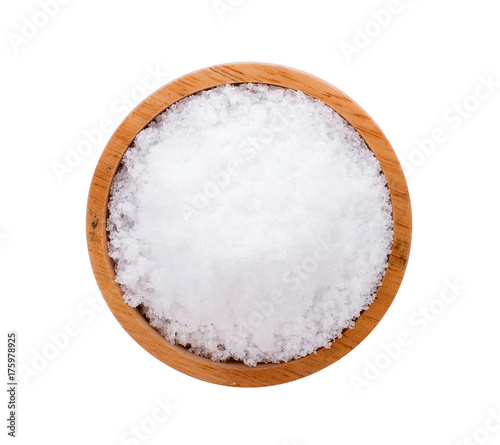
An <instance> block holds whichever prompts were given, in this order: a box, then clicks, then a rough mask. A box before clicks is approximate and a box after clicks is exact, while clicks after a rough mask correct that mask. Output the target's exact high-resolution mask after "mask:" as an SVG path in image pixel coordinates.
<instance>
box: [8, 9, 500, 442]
mask: <svg viewBox="0 0 500 445" xmlns="http://www.w3.org/2000/svg"><path fill="white" fill-rule="evenodd" d="M232 3H233V4H234V5H235V6H229V7H228V8H226V9H223V5H224V4H226V5H231V0H227V1H226V0H222V1H221V2H220V3H219V4H218V5H219V10H218V11H217V9H216V7H215V6H214V3H213V2H212V0H191V1H185V2H183V1H180V0H178V1H165V0H161V1H160V0H157V1H152V0H150V1H142V2H139V1H136V2H132V1H123V0H122V1H118V0H108V1H96V0H88V1H85V2H82V1H76V0H74V1H68V2H67V4H65V5H62V6H60V7H59V10H58V11H55V12H52V15H53V17H50V18H49V19H48V20H47V23H44V17H45V18H46V17H47V16H46V15H45V16H44V14H45V13H43V12H42V13H41V14H40V11H43V9H42V8H41V6H40V4H39V3H38V2H37V1H35V0H23V1H17V2H8V4H5V5H4V6H3V8H2V14H1V16H0V29H1V34H2V39H1V43H0V51H1V60H2V70H1V77H2V82H1V83H0V98H1V113H2V115H1V122H2V133H1V136H2V142H1V146H2V148H1V157H0V187H1V209H2V211H1V214H0V236H1V238H0V241H1V244H0V268H1V277H2V278H1V295H2V303H3V304H2V313H1V317H2V331H3V334H2V335H4V336H5V335H6V331H8V330H16V331H17V332H18V336H19V343H18V347H19V357H18V359H19V362H20V365H22V366H23V373H24V375H25V378H24V379H23V380H22V383H21V385H20V387H19V392H18V396H19V400H18V402H19V410H18V437H19V438H18V443H20V444H34V443H50V444H67V443H71V444H88V443H96V444H119V443H130V444H133V443H148V444H165V443H190V444H191V443H192V444H195V443H196V444H197V443H227V444H229V443H231V444H232V443H239V444H257V443H258V444H275V445H285V444H290V445H291V444H296V445H307V444H310V445H316V444H336V443H356V444H366V443H384V444H401V443H404V444H407V445H410V444H422V443H426V444H440V445H442V444H450V445H454V444H456V443H467V442H466V440H467V438H466V437H465V436H470V437H471V440H472V442H470V443H491V444H496V443H500V431H494V430H496V429H497V427H496V425H497V423H495V420H494V416H495V413H498V411H499V409H500V388H499V376H500V362H499V359H498V356H499V347H498V340H499V336H500V324H499V323H498V312H499V310H500V299H499V296H500V295H499V290H498V281H497V280H498V270H499V266H500V261H499V259H498V251H499V248H500V237H499V234H498V229H499V218H498V217H499V212H498V206H499V198H498V191H499V183H500V179H499V177H500V175H499V167H498V166H499V162H500V155H499V153H500V151H499V148H500V147H499V142H498V126H499V117H500V58H499V43H500V26H499V25H498V17H499V13H500V8H499V4H498V2H497V1H493V0H490V1H486V0H484V1H477V2H473V1H452V0H441V1H439V2H436V1H434V2H433V1H430V0H420V1H417V0H414V1H409V0H401V1H400V2H399V6H398V7H397V8H396V10H397V11H398V12H396V13H390V23H387V21H388V20H389V19H388V18H387V14H386V15H384V14H382V16H383V17H384V18H385V20H386V21H385V22H384V23H385V24H384V26H380V25H376V24H373V23H370V22H372V21H374V20H375V19H374V15H377V14H376V13H377V12H379V11H380V10H382V9H385V10H387V8H388V7H389V3H390V2H389V1H388V0H377V1H367V0H364V1H359V0H358V1H356V2H351V1H326V0H325V1H312V0H309V1H307V2H306V1H290V0H288V1H284V0H283V1H264V0H254V1H249V0H247V1H241V2H239V4H237V3H238V2H237V1H235V0H232ZM391 7H393V4H392V3H391ZM380 17H381V16H380V14H379V20H381V18H380ZM33 20H37V23H38V25H37V26H36V27H35V28H33V26H32V25H31V26H30V25H29V24H27V21H29V22H30V23H32V22H33ZM42 25H43V26H42ZM365 31H366V32H369V33H370V34H371V36H368V37H364V38H363V37H362V36H361V32H365ZM23 33H24V34H23ZM355 38H356V40H355ZM23 39H24V40H23ZM355 44H357V45H358V46H357V47H356V46H355ZM347 45H352V46H351V47H349V46H347ZM361 46H363V48H360V47H361ZM346 48H350V52H351V54H350V56H349V54H348V52H349V51H348V50H347V49H346ZM354 50H355V51H354ZM235 61H261V62H270V63H277V64H282V65H287V66H291V67H294V68H298V69H302V70H304V71H307V72H309V73H311V74H314V75H316V76H318V77H321V78H323V79H325V80H326V81H328V82H330V83H332V84H333V85H335V86H336V87H338V88H340V89H341V90H343V91H344V92H345V93H347V94H348V95H349V96H351V97H352V98H353V99H354V100H356V101H357V102H358V103H359V104H360V105H361V106H362V107H363V108H364V109H365V110H366V111H367V112H368V113H369V114H370V115H371V116H372V117H373V118H374V119H375V121H376V122H377V123H378V124H379V126H380V127H381V128H382V130H383V131H384V132H385V134H386V135H387V137H388V139H389V140H390V141H391V143H392V145H393V146H394V149H395V151H396V153H397V155H398V157H399V159H400V161H401V162H402V163H404V164H405V170H406V172H407V173H408V183H409V187H410V193H411V198H412V205H413V218H414V237H413V244H412V251H411V256H410V262H409V267H408V270H407V273H406V276H405V279H404V282H403V284H402V286H401V288H400V291H399V293H398V295H397V297H396V300H395V302H394V303H393V305H392V306H391V308H390V310H389V311H388V313H387V315H386V316H385V317H384V319H383V321H382V322H381V323H380V324H379V325H378V326H377V328H376V329H375V330H374V331H373V332H372V333H371V334H370V335H369V337H368V338H367V339H366V340H365V341H363V342H362V344H361V345H360V346H358V347H357V348H356V349H355V350H354V351H353V352H351V353H350V354H348V355H347V356H346V357H344V358H343V359H342V360H340V361H339V362H338V363H336V364H334V365H332V366H330V367H328V368H327V369H325V370H323V371H321V372H319V373H317V374H314V375H312V376H310V377H307V378H304V379H301V380H299V381H296V382H292V383H287V384H284V385H279V386H277V387H270V388H259V389H239V388H229V387H222V386H218V385H212V384H209V383H205V382H202V381H199V380H196V379H193V378H191V377H188V376H186V375H184V374H181V373H179V372H177V371H174V370H172V369H170V368H169V367H167V366H166V365H164V364H163V363H161V362H160V361H158V360H157V359H155V358H154V357H152V356H151V355H149V354H148V353H147V352H146V351H144V350H143V349H142V348H141V347H140V346H138V345H137V344H136V343H135V342H134V341H133V340H132V339H131V338H130V337H129V336H128V334H127V333H126V332H125V331H124V330H123V329H122V328H121V327H120V325H119V324H118V322H117V321H116V320H115V318H114V317H113V315H112V314H111V312H110V311H109V310H108V309H107V307H103V300H102V297H101V295H100V293H99V290H98V288H97V286H96V284H95V281H94V277H93V274H92V271H91V267H90V263H89V260H88V255H87V246H86V240H85V208H86V199H87V193H88V188H89V184H90V181H91V177H92V174H93V170H94V168H95V166H96V163H97V161H98V158H99V156H100V154H101V152H102V150H103V148H104V146H105V143H106V141H107V140H108V139H109V137H110V135H111V132H110V131H109V129H108V130H107V132H105V133H103V132H102V131H101V130H99V126H100V125H101V124H102V122H101V121H102V120H104V121H105V122H104V124H106V120H109V121H110V122H107V124H108V125H109V128H110V129H114V128H116V127H117V125H118V124H119V122H120V121H121V120H122V119H123V117H124V116H125V114H126V110H127V109H128V110H130V109H131V107H132V106H135V105H136V104H137V103H139V102H140V101H141V100H142V99H143V97H144V94H149V93H151V92H152V91H153V90H154V89H156V88H157V87H159V86H160V85H162V84H164V83H167V82H168V81H170V80H173V79H175V78H176V77H178V76H181V75H183V74H186V73H188V72H190V71H193V70H195V69H198V68H203V67H205V66H209V65H214V64H218V63H224V62H235ZM154 70H157V71H158V70H159V72H160V74H159V76H161V79H160V83H158V84H157V85H156V86H154V85H152V84H153V83H154V82H153V81H152V79H151V78H148V77H147V76H148V72H151V71H154ZM161 73H163V74H161ZM481 76H482V79H483V82H484V81H488V80H487V79H490V80H489V81H488V82H490V83H491V84H490V90H491V91H490V92H489V93H488V90H487V89H486V88H485V87H480V86H479V85H480V83H481ZM144 80H146V83H147V85H148V86H149V88H150V89H149V90H148V91H147V92H146V91H144V90H143V91H142V93H144V94H143V96H141V95H140V93H141V91H140V90H141V84H142V83H143V81H144ZM495 81H496V83H495ZM152 86H153V88H152V89H151V87H152ZM131 92H133V93H134V94H133V98H132V99H127V98H126V97H125V96H123V95H124V94H125V95H130V93H131ZM475 93H477V94H479V96H480V98H479V99H478V98H476V99H475V98H474V97H473V96H474V94H475ZM126 100H129V105H124V103H125V101H126ZM464 105H465V108H464V110H465V112H464V116H465V115H466V114H467V115H468V116H467V118H465V117H463V118H462V117H460V118H458V117H457V116H459V114H458V113H459V111H458V110H459V107H462V106H464ZM127 107H128V108H127ZM467 110H468V111H467ZM85 132H87V134H89V132H90V134H93V135H94V141H95V143H93V144H90V145H89V144H87V145H85V144H86V143H85V142H83V143H82V141H85V140H86V136H85ZM436 135H438V136H437V139H438V140H439V141H438V143H436V144H435V146H434V147H432V146H431V145H430V144H429V143H427V145H426V147H427V150H422V149H421V148H419V146H418V144H417V141H422V140H424V139H427V138H430V137H432V136H436ZM100 139H101V140H100ZM75 147H80V151H81V152H83V150H85V149H86V150H87V151H86V152H85V153H84V155H83V156H80V157H78V158H76V159H75V158H71V157H70V158H69V160H68V153H70V151H71V150H73V149H75ZM68 162H69V164H71V166H69V165H68ZM61 165H66V167H67V169H66V170H64V173H63V174H62V176H61V174H59V176H58V174H56V171H58V167H59V172H60V167H61ZM448 282H451V283H455V284H454V287H455V294H456V295H454V294H453V293H451V291H447V290H445V289H446V288H447V286H448V287H449V284H447V283H448ZM457 286H458V289H456V288H457ZM441 294H443V295H444V296H445V297H454V296H455V298H447V302H446V303H441V302H440V301H442V300H440V296H441ZM451 299H452V300H453V301H450V300H451ZM92 305H95V309H93V308H92ZM426 308H427V309H426ZM424 310H428V311H429V313H430V315H429V318H428V319H426V318H425V316H424V315H423V312H419V311H424ZM426 320H427V321H426ZM431 320H432V321H431ZM68 323H69V324H70V328H71V326H72V327H73V329H75V330H76V332H73V334H74V335H72V336H71V337H67V336H66V335H65V334H64V335H62V334H60V333H61V332H63V331H64V330H65V329H66V327H67V325H68ZM404 332H406V333H407V335H408V336H409V338H410V344H405V346H402V347H396V346H395V345H394V342H395V341H397V339H398V336H400V335H401V333H404ZM66 337H67V338H66ZM4 338H5V337H4ZM54 339H56V340H54ZM57 339H59V341H58V340H57ZM1 343H2V350H1V353H2V356H3V357H5V356H6V351H5V344H6V340H2V342H1ZM55 343H59V344H60V347H58V346H57V345H56V344H55ZM388 344H392V358H390V357H389V356H388V355H387V354H386V353H385V352H384V345H388ZM44 355H45V356H49V358H47V357H45V358H44ZM388 357H389V359H388ZM2 363H4V365H5V363H6V362H5V361H4V359H2ZM5 367H6V366H5ZM381 367H383V368H385V369H380V368H381ZM2 372H5V374H4V375H3V377H2V381H5V380H6V371H2ZM367 376H368V377H369V379H368V378H367ZM361 379H365V380H361ZM356 382H357V383H356ZM360 382H363V383H362V384H361V383H360ZM157 399H160V400H165V399H169V400H170V404H171V405H175V408H174V407H172V410H171V412H170V413H169V414H166V415H165V416H162V420H163V419H165V420H164V421H161V422H159V423H157V424H152V423H151V421H150V420H148V418H151V416H152V414H153V413H154V412H156V411H155V410H157V408H156V407H157V406H158V405H157V401H156V400H157ZM4 403H5V405H4V406H6V403H7V400H6V397H5V393H4V396H2V404H4ZM3 410H4V411H3V412H4V413H5V415H6V413H7V410H6V407H5V408H3ZM497 415H498V414H497ZM499 421H500V420H499ZM2 424H3V425H4V424H6V422H5V421H3V422H2ZM134 425H135V426H138V427H139V428H142V427H141V425H142V426H143V427H145V428H146V430H148V432H150V431H152V430H154V432H152V433H151V434H146V435H144V436H143V435H142V434H144V432H142V433H139V434H141V438H142V439H144V440H139V439H137V438H136V439H134V438H133V436H132V434H134V432H133V431H132V430H131V427H133V426H134ZM485 427H487V428H489V430H490V431H488V430H487V429H484V428H485ZM6 433H7V430H6V429H5V428H4V426H2V432H1V435H2V436H3V437H2V443H4V442H3V440H4V438H5V437H6Z"/></svg>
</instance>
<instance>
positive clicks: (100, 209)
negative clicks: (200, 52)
mask: <svg viewBox="0 0 500 445" xmlns="http://www.w3.org/2000/svg"><path fill="white" fill-rule="evenodd" d="M245 82H257V83H265V84H271V85H278V86H282V87H287V88H293V89H295V90H300V91H302V92H303V93H305V94H308V95H310V96H312V97H315V98H316V99H319V100H321V101H323V102H324V103H325V104H326V105H328V106H330V107H331V108H333V109H334V110H335V111H336V112H337V113H339V114H340V115H341V116H342V117H343V118H344V119H345V120H346V121H348V122H349V123H350V124H351V125H352V126H353V127H354V128H355V129H356V130H357V131H358V132H359V133H360V134H361V136H362V137H363V138H364V140H365V141H366V144H367V145H368V147H369V148H370V149H371V150H372V151H373V153H374V154H375V156H376V157H377V159H378V161H379V162H380V165H381V167H382V170H383V172H384V174H385V177H386V178H387V183H388V186H389V189H390V196H391V201H392V210H393V216H394V241H393V244H392V251H391V254H390V258H389V263H388V267H387V271H386V274H385V276H384V279H383V280H382V284H381V286H380V287H379V289H378V291H377V295H376V298H375V300H374V301H373V303H372V304H371V305H370V307H369V308H368V309H367V310H366V311H364V312H363V313H362V314H361V316H360V317H359V318H358V319H357V321H356V323H355V325H354V327H353V328H352V329H347V330H346V331H344V333H343V334H342V336H341V337H340V338H338V339H337V340H335V341H334V342H333V345H332V347H331V348H329V349H326V348H322V349H320V350H318V351H317V352H316V353H315V354H310V355H308V356H306V357H304V358H301V359H298V360H292V361H290V362H288V363H278V364H259V365H257V366H256V367H249V366H247V365H245V364H243V363H240V362H234V361H232V362H214V361H212V360H210V359H208V358H203V357H200V356H198V355H196V354H194V353H191V352H189V351H188V350H187V349H186V348H184V347H182V346H175V345H172V344H170V343H169V342H168V341H167V340H165V339H164V338H163V337H162V336H161V335H160V334H159V333H158V332H157V331H156V330H155V329H153V328H152V327H151V326H150V324H149V323H148V321H147V320H146V319H145V318H144V317H143V316H142V315H141V314H140V312H139V310H137V309H135V308H132V307H130V306H128V305H127V304H126V303H125V302H124V300H123V293H122V291H121V289H120V286H119V285H118V284H117V283H116V282H115V269H114V263H113V260H112V259H111V258H110V257H109V256H108V246H107V241H108V237H107V232H106V218H107V215H108V210H107V206H108V199H109V191H110V187H111V183H112V181H113V178H114V175H115V173H116V171H117V169H118V167H119V166H120V162H121V159H122V156H123V154H124V152H125V150H127V148H128V147H129V146H130V144H131V143H132V141H133V139H134V138H135V136H136V135H137V133H139V132H140V131H141V130H142V129H143V128H144V127H146V126H147V125H148V124H149V123H150V122H151V121H152V120H153V119H154V118H155V117H156V116H157V115H158V114H160V113H161V112H163V111H164V110H165V109H166V108H168V107H169V106H170V105H172V104H173V103H174V102H176V101H178V100H179V99H182V98H184V97H186V96H189V95H190V94H193V93H196V92H198V91H201V90H205V89H207V88H212V87H215V86H217V85H221V84H228V83H236V84H237V83H245ZM410 241H411V207H410V197H409V194H408V188H407V185H406V181H405V177H404V175H403V171H402V169H401V166H400V164H399V162H398V159H397V157H396V155H395V153H394V151H393V149H392V147H391V145H390V144H389V142H388V140H387V139H386V137H385V136H384V134H383V133H382V131H381V130H380V128H379V127H378V126H377V125H376V124H375V122H374V121H373V120H372V119H371V118H370V117H369V116H368V115H367V114H366V112H365V111H363V110H362V109H361V108H360V107H359V105H357V104H356V103H355V102H354V101H353V100H351V99H350V98H349V97H347V96H346V95H345V94H344V93H342V92H341V91H339V90H338V89H336V88H335V87H333V86H331V85H329V84H328V83H326V82H324V81H323V80H321V79H318V78H316V77H314V76H312V75H310V74H306V73H304V72H302V71H298V70H295V69H291V68H286V67H283V66H279V65H269V64H263V63H232V64H227V65H218V66H212V67H210V68H205V69H201V70H199V71H195V72H193V73H190V74H187V75H185V76H182V77H180V78H179V79H176V80H174V81H173V82H171V83H169V84H168V85H165V86H164V87H162V88H160V89H159V90H158V91H156V92H155V93H153V94H152V95H151V96H149V97H148V98H147V99H145V100H144V101H143V102H142V103H140V104H139V106H137V108H135V109H134V110H133V111H132V112H131V113H130V114H129V115H128V116H127V118H126V119H125V120H124V121H123V122H122V124H121V125H120V126H119V127H118V129H117V130H116V132H115V133H114V134H113V136H112V137H111V139H110V141H109V143H108V145H107V146H106V148H105V149H104V152H103V154H102V156H101V158H100V160H99V163H98V165H97V168H96V170H95V173H94V177H93V179H92V184H91V186H90V192H89V198H88V204H87V242H88V249H89V254H90V261H91V263H92V268H93V271H94V274H95V277H96V280H97V283H98V284H99V288H100V290H101V292H102V295H103V296H104V299H105V300H106V303H107V304H108V306H109V308H110V309H111V311H112V312H113V314H114V315H115V317H116V318H117V320H118V321H119V322H120V323H121V325H122V326H123V328H124V329H125V330H126V331H127V332H128V333H129V334H130V335H131V336H132V338H133V339H134V340H135V341H136V342H137V343H139V344H140V345H141V346H142V347H143V348H144V349H146V350H147V351H148V352H150V353H151V354H152V355H154V356H155V357H156V358H157V359H159V360H161V361H162V362H164V363H166V364H167V365H169V366H171V367H172V368H175V369H177V370H178V371H181V372H183V373H185V374H188V375H190V376H192V377H196V378H198V379H201V380H205V381H207V382H212V383H217V384H220V385H228V386H244V387H255V386H268V385H276V384H279V383H285V382H289V381H292V380H296V379H299V378H302V377H305V376H308V375H310V374H312V373H314V372H316V371H319V370H320V369H323V368H325V367H326V366H328V365H331V364H332V363H334V362H336V361H337V360H339V359H340V358H341V357H343V356H344V355H346V354H347V353H348V352H349V351H352V350H353V349H354V348H355V347H356V346H357V345H358V344H359V343H360V342H361V341H362V340H363V339H364V338H365V337H366V336H367V335H368V334H369V333H370V332H371V331H372V329H373V328H374V327H375V326H376V325H377V323H378V322H379V321H380V320H381V319H382V316H383V315H384V314H385V312H386V311H387V309H388V308H389V305H390V304H391V303H392V301H393V299H394V297H395V295H396V292H397V290H398V288H399V285H400V283H401V280H402V279H403V275H404V271H405V269H406V263H407V260H408V255H409V251H410Z"/></svg>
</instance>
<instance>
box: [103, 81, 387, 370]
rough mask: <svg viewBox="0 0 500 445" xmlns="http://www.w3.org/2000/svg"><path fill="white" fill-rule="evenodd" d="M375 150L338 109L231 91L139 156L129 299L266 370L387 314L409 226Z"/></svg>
mask: <svg viewBox="0 0 500 445" xmlns="http://www.w3.org/2000/svg"><path fill="white" fill-rule="evenodd" d="M391 212H392V211H391V205H390V199H389V190H388V188H387V183H386V179H385V177H384V176H383V174H382V172H381V168H380V165H379V163H378V161H377V159H376V158H375V157H374V155H373V154H372V152H371V151H370V150H369V149H368V147H367V146H366V144H365V142H364V141H363V139H362V138H361V137H360V135H359V134H358V133H357V131H355V130H354V129H353V128H352V127H351V126H350V125H349V124H347V123H346V122H345V121H344V120H343V119H342V118H341V117H340V116H339V115H338V114H337V113H335V112H334V111H333V110H332V109H331V108H329V107H328V106H326V105H325V104H324V103H322V102H320V101H318V100H316V99H313V98H311V97H309V96H307V95H304V94H303V93H301V92H297V91H295V90H291V89H286V88H279V87H272V86H269V85H263V84H240V85H224V86H220V87H216V88H213V89H210V90H207V91H203V92H201V93H198V94H195V95H193V96H189V97H187V98H185V99H182V100H180V101H179V102H177V103H175V104H174V105H172V106H171V107H170V108H169V109H168V110H166V111H165V112H164V113H162V114H160V115H159V116H158V117H157V118H156V119H155V120H154V121H153V122H152V123H151V124H150V125H149V126H148V127H147V128H145V129H144V130H143V131H141V132H140V133H139V134H138V135H137V137H136V139H135V140H134V142H133V144H132V145H131V146H130V147H129V149H128V150H127V152H126V153H125V155H124V157H123V160H122V165H121V167H120V170H119V172H118V173H117V175H116V177H115V179H114V182H113V185H112V189H111V196H110V201H109V219H108V226H107V230H108V234H109V254H110V256H111V258H113V260H114V261H115V269H116V281H117V282H118V283H119V284H120V285H121V288H122V290H123V292H124V299H125V301H126V302H127V303H128V304H129V305H130V306H132V307H139V308H140V309H141V311H142V312H143V314H144V315H145V316H146V317H147V319H148V320H149V322H150V324H151V325H152V326H153V327H154V328H155V329H157V330H158V331H159V332H160V333H161V334H162V335H163V336H164V337H165V338H166V339H167V340H169V341H170V342H172V343H175V344H180V345H184V346H187V347H188V348H189V349H190V350H191V351H192V352H195V353H197V354H199V355H202V356H205V357H209V358H211V359H212V360H227V359H235V360H240V361H243V362H244V363H246V364H247V365H250V366H253V365H256V364H257V363H262V362H273V363H275V362H280V361H289V360H292V359H295V358H300V357H303V356H305V355H308V354H310V353H313V352H315V351H317V350H318V349H319V348H321V347H329V346H330V345H331V342H332V340H334V339H335V338H338V337H339V336H340V335H341V334H342V332H343V330H345V329H346V328H349V327H351V326H352V325H353V324H354V321H355V320H356V318H358V317H359V315H360V313H361V312H362V311H363V310H365V309H367V308H368V306H369V304H370V303H371V302H372V301H373V299H374V297H375V293H376V291H377V288H378V286H379V285H380V283H381V280H382V277H383V276H384V273H385V269H386V267H387V261H388V254H389V252H390V248H391V244H392V236H393V229H392V228H393V220H392V213H391Z"/></svg>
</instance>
